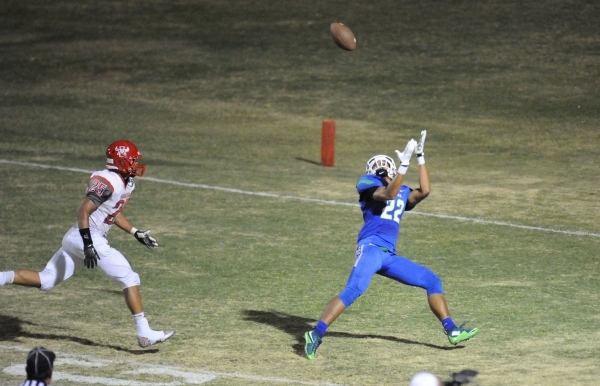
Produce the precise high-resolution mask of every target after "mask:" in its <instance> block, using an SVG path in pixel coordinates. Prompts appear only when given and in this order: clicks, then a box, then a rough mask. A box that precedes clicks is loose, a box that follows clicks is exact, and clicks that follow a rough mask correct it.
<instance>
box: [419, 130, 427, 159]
mask: <svg viewBox="0 0 600 386" xmlns="http://www.w3.org/2000/svg"><path fill="white" fill-rule="evenodd" d="M425 137H427V130H423V131H421V138H420V139H419V143H417V149H416V152H417V162H418V163H419V165H423V164H424V163H425Z"/></svg>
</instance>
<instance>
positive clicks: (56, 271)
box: [40, 226, 140, 291]
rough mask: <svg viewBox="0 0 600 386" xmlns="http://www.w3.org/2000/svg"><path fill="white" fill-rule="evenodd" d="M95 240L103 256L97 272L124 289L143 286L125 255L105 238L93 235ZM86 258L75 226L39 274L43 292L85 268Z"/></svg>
mask: <svg viewBox="0 0 600 386" xmlns="http://www.w3.org/2000/svg"><path fill="white" fill-rule="evenodd" d="M92 241H93V243H94V248H96V252H98V256H99V257H100V260H98V266H97V267H96V269H98V270H100V271H101V272H103V273H104V274H105V275H106V276H108V277H109V278H111V279H113V280H114V281H116V282H118V283H120V284H121V287H122V288H123V289H125V288H129V287H133V286H139V285H140V277H139V275H138V274H137V273H135V272H134V271H133V269H132V268H131V265H129V262H128V261H127V259H126V258H125V256H123V254H122V253H121V252H119V251H117V250H116V249H114V248H112V247H111V246H110V245H109V244H108V240H107V239H106V237H104V236H103V235H102V234H100V233H94V232H92ZM83 257H84V256H83V240H81V235H80V234H79V229H78V228H77V226H74V227H72V228H71V229H69V231H68V232H67V233H66V234H65V237H63V240H62V246H61V248H60V249H59V250H58V251H56V253H55V254H54V256H52V259H50V261H49V262H48V264H46V268H44V270H43V271H41V272H40V280H41V282H42V286H41V288H40V289H41V290H43V291H48V290H50V289H52V288H53V287H54V286H56V285H58V284H60V283H62V282H63V281H65V280H67V279H68V278H70V277H71V276H73V273H75V270H77V269H78V268H81V267H85V265H84V263H83Z"/></svg>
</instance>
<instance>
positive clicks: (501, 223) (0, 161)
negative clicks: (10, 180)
mask: <svg viewBox="0 0 600 386" xmlns="http://www.w3.org/2000/svg"><path fill="white" fill-rule="evenodd" d="M0 164H9V165H20V166H28V167H37V168H44V169H55V170H64V171H70V172H77V173H86V174H91V173H93V172H94V171H93V170H85V169H78V168H70V167H65V166H54V165H45V164H38V163H32V162H18V161H11V160H5V159H0ZM138 178H139V180H142V181H152V182H158V183H162V184H168V185H176V186H184V187H188V188H195V189H210V190H218V191H222V192H228V193H237V194H246V195H252V196H261V197H270V198H278V199H285V200H298V201H306V202H316V203H321V204H327V205H343V206H358V204H356V203H349V202H340V201H332V200H321V199H318V198H307V197H296V196H285V195H281V194H275V193H264V192H251V191H248V190H241V189H234V188H224V187H221V186H212V185H205V184H195V183H189V182H179V181H172V180H162V179H159V178H153V177H138ZM407 213H409V214H411V215H412V214H414V215H419V216H429V217H437V218H443V219H448V220H457V221H465V222H474V223H478V224H487V225H497V226H505V227H510V228H520V229H527V230H532V231H542V232H553V233H561V234H564V235H569V236H587V237H600V234H599V233H591V232H583V231H569V230H562V229H553V228H543V227H534V226H529V225H521V224H514V223H510V222H505V221H494V220H484V219H481V218H473V217H463V216H452V215H447V214H439V213H424V212H418V211H410V212H407Z"/></svg>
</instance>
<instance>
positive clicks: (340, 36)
mask: <svg viewBox="0 0 600 386" xmlns="http://www.w3.org/2000/svg"><path fill="white" fill-rule="evenodd" d="M330 30H331V37H332V38H333V41H334V42H335V44H337V46H338V47H340V48H342V49H344V50H346V51H354V49H355V48H356V38H355V37H354V34H353V33H352V30H350V28H348V27H346V26H345V25H343V24H342V23H331V27H330Z"/></svg>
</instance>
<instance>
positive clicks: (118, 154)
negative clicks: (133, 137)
mask: <svg viewBox="0 0 600 386" xmlns="http://www.w3.org/2000/svg"><path fill="white" fill-rule="evenodd" d="M140 158H142V154H141V153H140V152H139V151H138V148H137V146H135V145H134V144H133V143H132V142H129V141H126V140H124V139H121V140H118V141H116V142H113V143H111V144H110V145H109V146H108V148H107V149H106V168H107V169H109V170H116V171H119V172H121V173H124V174H127V175H129V176H131V177H141V176H143V175H144V173H145V172H146V166H145V165H140V164H138V159H140Z"/></svg>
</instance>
